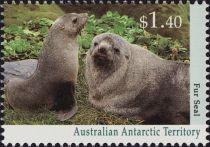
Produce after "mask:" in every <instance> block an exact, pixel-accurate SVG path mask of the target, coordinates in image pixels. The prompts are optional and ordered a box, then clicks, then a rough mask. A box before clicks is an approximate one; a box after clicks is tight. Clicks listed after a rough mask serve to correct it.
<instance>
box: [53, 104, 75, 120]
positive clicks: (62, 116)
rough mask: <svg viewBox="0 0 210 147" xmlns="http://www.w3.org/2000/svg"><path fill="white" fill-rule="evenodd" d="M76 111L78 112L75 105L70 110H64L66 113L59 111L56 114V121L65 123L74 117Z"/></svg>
mask: <svg viewBox="0 0 210 147" xmlns="http://www.w3.org/2000/svg"><path fill="white" fill-rule="evenodd" d="M77 110H78V107H77V105H75V106H74V107H73V108H72V109H71V110H66V111H65V110H64V111H62V110H61V111H59V112H58V113H57V119H58V120H60V121H65V120H67V119H69V118H71V117H72V116H74V114H76V113H77Z"/></svg>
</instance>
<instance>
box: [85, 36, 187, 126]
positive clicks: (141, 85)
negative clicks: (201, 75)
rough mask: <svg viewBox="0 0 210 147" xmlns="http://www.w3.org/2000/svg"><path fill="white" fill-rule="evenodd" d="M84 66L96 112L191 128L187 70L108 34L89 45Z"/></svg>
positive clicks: (90, 99)
mask: <svg viewBox="0 0 210 147" xmlns="http://www.w3.org/2000/svg"><path fill="white" fill-rule="evenodd" d="M86 62H87V64H86V74H85V76H86V80H87V84H88V87H89V101H90V102H91V103H92V104H93V105H94V106H95V107H96V108H98V109H102V110H104V111H105V112H110V113H114V114H118V115H121V116H124V117H128V118H133V119H140V120H145V123H148V124H186V123H189V64H184V63H177V62H174V61H167V60H164V59H161V58H160V57H158V56H157V55H155V54H153V53H152V52H150V51H148V50H146V49H143V48H141V47H140V46H137V45H133V44H130V43H128V42H127V41H126V40H124V39H123V38H122V37H120V36H118V35H115V34H111V33H104V34H100V35H98V36H96V37H95V38H94V39H93V43H92V47H91V49H89V51H88V52H87V61H86Z"/></svg>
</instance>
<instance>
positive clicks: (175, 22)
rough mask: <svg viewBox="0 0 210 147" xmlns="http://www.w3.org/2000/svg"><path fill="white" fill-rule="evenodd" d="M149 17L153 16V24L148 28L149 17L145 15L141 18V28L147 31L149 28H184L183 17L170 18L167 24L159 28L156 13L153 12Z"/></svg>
mask: <svg viewBox="0 0 210 147" xmlns="http://www.w3.org/2000/svg"><path fill="white" fill-rule="evenodd" d="M149 15H151V16H152V24H151V26H148V25H149V24H148V18H147V16H145V15H143V16H141V17H140V19H139V20H140V27H141V28H143V29H145V28H147V27H150V28H159V27H160V28H165V27H167V28H181V26H182V17H181V16H169V17H168V19H167V20H166V22H165V24H161V25H160V26H157V24H156V12H155V11H154V12H151V13H149Z"/></svg>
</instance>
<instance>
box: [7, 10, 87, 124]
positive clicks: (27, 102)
mask: <svg viewBox="0 0 210 147" xmlns="http://www.w3.org/2000/svg"><path fill="white" fill-rule="evenodd" d="M87 18H88V16H87V14H86V13H83V14H76V13H69V14H65V15H64V16H62V17H60V18H58V19H57V20H56V21H55V22H54V24H53V25H52V27H51V28H50V30H49V34H48V37H47V38H46V40H45V42H44V45H43V48H42V51H41V54H40V56H39V59H38V65H37V68H36V70H35V72H34V74H33V75H32V76H30V77H29V78H28V79H20V78H14V79H11V80H9V81H8V83H7V84H6V98H7V100H8V103H9V104H10V106H11V107H12V108H14V109H20V110H27V111H34V110H37V109H39V108H46V109H52V110H56V111H58V119H59V120H61V121H64V120H66V119H68V118H70V117H72V116H73V115H74V114H75V113H76V111H77V106H76V100H75V98H74V87H75V83H76V80H77V73H78V67H79V65H78V49H79V45H78V43H77V35H78V33H79V32H80V31H81V29H82V28H83V26H84V25H85V23H86V21H87Z"/></svg>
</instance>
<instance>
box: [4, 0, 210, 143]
mask: <svg viewBox="0 0 210 147" xmlns="http://www.w3.org/2000/svg"><path fill="white" fill-rule="evenodd" d="M12 2H13V4H14V3H15V2H14V1H12ZM21 2H22V1H21ZM60 2H61V1H60ZM62 2H63V3H64V2H65V1H62ZM67 2H69V0H67ZM85 2H86V1H85ZM92 2H94V3H95V1H91V3H92ZM100 2H101V1H100ZM100 2H99V3H100ZM118 2H119V1H116V3H118ZM127 2H128V1H123V3H127ZM29 3H31V1H29ZM38 3H39V2H38V1H35V4H38ZM46 3H47V1H44V3H43V4H46ZM52 3H55V1H52ZM78 3H79V1H77V0H76V4H78ZM108 3H109V4H111V1H108ZM131 3H133V4H134V1H131ZM139 3H143V2H142V1H140V2H139ZM156 3H158V2H157V1H156ZM1 7H2V6H1ZM193 7H194V8H193ZM196 7H197V8H196ZM198 7H202V8H201V9H202V10H201V11H196V12H197V13H194V17H195V16H197V18H199V17H198V16H202V15H205V16H206V15H207V12H206V7H207V5H206V4H205V3H203V4H202V5H199V4H197V3H195V4H193V5H190V9H191V8H193V9H197V10H198V9H200V8H198ZM1 15H3V12H1ZM190 21H191V23H192V21H194V19H193V11H190ZM196 21H197V22H199V19H197V20H195V22H196ZM1 22H2V21H1ZM200 22H201V24H197V27H196V29H197V32H196V30H194V29H193V26H192V25H191V23H190V59H191V61H190V66H192V65H193V66H194V65H195V66H197V72H196V71H195V69H192V68H190V76H191V77H195V79H192V78H191V77H190V80H191V82H190V84H191V85H190V87H191V88H190V93H191V94H192V90H193V88H192V86H193V85H192V84H193V83H194V80H198V82H199V81H200V80H202V82H201V84H203V88H202V89H201V90H202V91H201V93H202V98H203V99H205V100H204V101H203V103H204V104H203V106H207V104H208V103H207V102H206V98H207V97H208V95H207V94H206V91H207V90H208V87H207V86H206V83H207V82H208V81H207V79H206V76H207V74H208V73H207V71H206V69H207V67H208V66H207V64H206V60H208V57H207V56H206V54H207V50H206V45H207V42H206V38H207V37H208V34H206V33H205V31H206V30H207V27H206V23H207V19H206V17H203V19H202V21H200ZM192 24H193V23H192ZM204 26H205V27H204ZM199 32H200V34H199V35H201V36H199V35H198V33H199ZM202 33H203V35H202ZM192 34H194V35H192ZM196 34H197V35H196ZM192 40H195V41H197V42H195V41H192ZM198 48H199V49H200V50H201V52H199V53H200V54H199V55H198V54H196V53H197V52H196V53H194V52H193V51H196V49H197V50H198ZM197 57H199V59H198V58H197ZM198 62H199V63H198ZM201 72H202V74H201ZM191 73H193V74H191ZM199 75H203V76H202V78H200V77H199ZM190 97H191V96H190ZM190 100H192V98H190ZM1 106H3V105H2V103H1ZM202 108H203V109H202V110H201V112H202V113H204V116H203V118H202V121H200V122H199V121H198V122H195V123H193V124H191V125H124V126H122V125H104V126H103V125H62V126H59V125H36V126H32V125H3V126H2V127H3V129H4V132H3V134H2V135H3V136H4V140H3V143H4V144H5V145H6V144H8V143H12V144H16V143H19V144H22V145H23V144H24V143H27V144H32V143H36V144H40V143H43V144H45V145H46V144H47V143H51V144H56V143H59V144H63V143H68V144H71V143H75V144H77V145H78V144H79V143H83V144H88V143H91V144H95V143H99V144H103V143H107V144H108V145H111V144H112V143H115V144H119V143H123V144H127V143H131V144H132V145H134V144H135V143H139V144H143V143H147V144H151V143H155V144H159V143H162V144H164V145H167V144H168V143H170V144H175V143H178V144H183V143H186V144H187V145H190V144H191V143H194V144H195V145H198V144H200V143H201V144H204V145H205V144H206V143H208V142H209V141H208V140H207V139H206V136H207V135H209V133H208V132H206V128H207V127H208V125H207V124H206V121H207V120H208V118H207V117H206V113H207V112H208V110H207V109H206V107H202ZM191 109H192V102H191ZM1 112H2V111H1ZM191 115H192V114H191ZM191 115H190V116H191ZM1 121H2V118H1ZM194 121H195V120H193V118H192V117H191V122H194ZM202 122H203V124H200V123H202ZM199 124H200V125H199ZM76 127H80V128H90V127H94V128H100V127H108V128H110V129H119V130H120V129H121V130H122V128H123V127H126V128H132V127H137V128H140V129H145V128H154V127H155V128H156V129H160V130H161V129H163V127H170V128H174V129H176V128H180V127H186V128H188V129H195V128H197V129H199V128H200V130H201V133H202V135H201V136H199V137H198V139H196V140H192V138H191V137H184V138H183V137H176V139H175V138H174V137H167V136H159V137H152V140H151V136H150V137H141V138H139V137H138V136H137V137H122V136H117V137H113V136H109V137H107V136H106V137H94V138H93V137H92V136H91V137H78V138H75V137H74V136H73V135H72V133H70V132H74V131H75V128H76ZM52 134H53V135H52ZM61 134H62V136H61Z"/></svg>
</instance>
